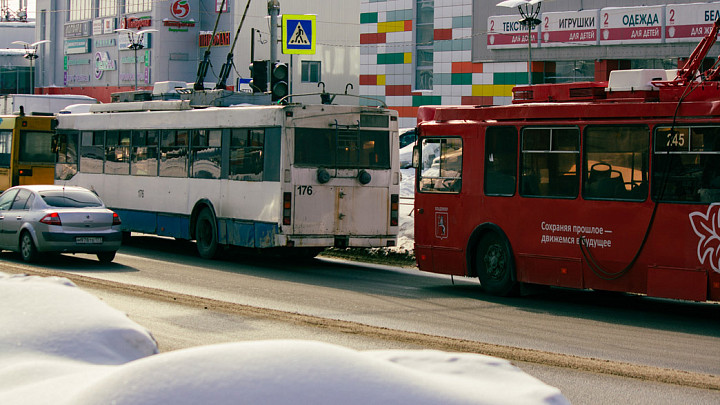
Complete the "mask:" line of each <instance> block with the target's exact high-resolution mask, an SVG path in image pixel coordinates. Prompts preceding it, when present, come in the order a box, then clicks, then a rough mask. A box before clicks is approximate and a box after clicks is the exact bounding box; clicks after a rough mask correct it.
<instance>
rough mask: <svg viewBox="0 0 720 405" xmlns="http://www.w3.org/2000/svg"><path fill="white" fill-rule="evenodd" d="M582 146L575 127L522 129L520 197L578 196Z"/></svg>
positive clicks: (578, 132)
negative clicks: (580, 149)
mask: <svg viewBox="0 0 720 405" xmlns="http://www.w3.org/2000/svg"><path fill="white" fill-rule="evenodd" d="M579 143H580V130H579V129H578V128H576V127H565V128H562V127H560V128H557V127H555V128H523V130H522V182H521V183H520V194H521V195H524V196H531V197H560V198H575V197H577V195H578V183H579V182H578V173H577V168H578V167H579V163H580V162H579V156H580V152H579V150H578V147H579Z"/></svg>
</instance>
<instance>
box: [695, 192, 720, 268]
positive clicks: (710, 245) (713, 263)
mask: <svg viewBox="0 0 720 405" xmlns="http://www.w3.org/2000/svg"><path fill="white" fill-rule="evenodd" d="M690 224H691V225H692V227H693V231H695V234H696V235H697V236H699V237H700V242H698V247H697V255H698V260H700V263H702V264H704V263H705V261H706V260H707V261H708V264H709V265H710V267H712V269H713V270H715V271H716V272H718V273H720V235H718V231H720V203H715V204H711V205H710V206H709V207H708V210H707V213H706V214H703V213H702V212H698V211H696V212H693V213H691V214H690Z"/></svg>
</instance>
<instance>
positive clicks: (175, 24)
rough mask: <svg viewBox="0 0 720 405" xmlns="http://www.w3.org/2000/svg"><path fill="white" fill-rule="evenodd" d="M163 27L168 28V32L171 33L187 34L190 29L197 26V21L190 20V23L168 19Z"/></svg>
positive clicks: (164, 21)
mask: <svg viewBox="0 0 720 405" xmlns="http://www.w3.org/2000/svg"><path fill="white" fill-rule="evenodd" d="M163 25H164V26H166V27H168V31H170V32H187V31H188V27H194V26H195V20H193V19H190V20H189V21H175V20H169V19H167V18H166V19H164V20H163Z"/></svg>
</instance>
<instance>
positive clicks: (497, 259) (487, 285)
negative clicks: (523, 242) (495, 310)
mask: <svg viewBox="0 0 720 405" xmlns="http://www.w3.org/2000/svg"><path fill="white" fill-rule="evenodd" d="M475 269H476V270H477V275H478V278H479V279H480V284H481V285H482V287H483V289H484V290H485V291H487V292H488V293H490V294H493V295H508V294H510V293H511V292H513V291H514V289H515V287H516V284H515V281H514V280H513V272H514V271H515V266H514V265H513V260H512V257H511V256H510V249H509V248H508V245H507V243H506V242H505V241H504V240H503V239H502V238H501V237H500V235H498V234H497V233H495V232H490V233H488V234H487V235H485V236H483V238H482V239H481V240H480V243H478V245H477V252H476V254H475Z"/></svg>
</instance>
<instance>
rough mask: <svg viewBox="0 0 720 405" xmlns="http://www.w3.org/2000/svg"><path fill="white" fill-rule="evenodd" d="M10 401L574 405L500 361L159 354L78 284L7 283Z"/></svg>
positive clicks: (242, 352) (316, 345) (318, 346)
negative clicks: (521, 404)
mask: <svg viewBox="0 0 720 405" xmlns="http://www.w3.org/2000/svg"><path fill="white" fill-rule="evenodd" d="M0 307H1V308H2V309H3V310H2V311H0V325H2V328H0V403H2V404H5V405H8V404H10V405H12V404H23V405H28V404H47V403H52V404H59V405H63V404H68V405H70V404H72V405H83V404H109V403H114V404H173V405H177V404H237V403H245V404H260V403H262V404H298V403H307V404H338V403H342V404H343V405H350V404H368V403H372V404H403V403H407V404H413V405H418V404H419V405H422V404H439V403H442V404H461V403H462V404H518V403H523V404H541V403H545V404H547V403H551V404H566V403H569V402H568V401H567V400H566V399H565V398H564V397H563V396H562V395H561V394H560V391H559V390H558V389H556V388H553V387H551V386H548V385H546V384H544V383H542V382H541V381H539V380H537V379H535V378H534V377H531V376H529V375H527V374H525V373H524V372H523V371H522V370H520V369H519V368H517V367H515V366H513V365H511V364H510V363H509V362H508V361H506V360H502V359H497V358H493V357H488V356H483V355H478V354H468V353H447V352H440V351H429V350H419V351H413V350H392V351H367V352H362V351H356V350H352V349H348V348H345V347H342V346H336V345H331V344H327V343H320V342H314V341H299V340H273V341H255V342H240V343H228V344H221V345H212V346H202V347H196V348H191V349H185V350H178V351H173V352H167V353H162V354H157V352H158V348H157V344H156V342H155V341H154V339H153V338H152V336H151V335H150V333H149V332H148V331H147V330H145V329H144V328H143V327H141V326H140V325H138V324H136V323H134V322H133V321H131V320H129V319H128V318H127V317H126V316H125V315H124V314H122V313H120V312H119V311H117V310H115V309H113V308H111V307H110V306H108V305H107V304H105V303H103V302H102V301H100V300H99V299H97V298H96V297H94V296H93V295H91V294H90V293H87V292H85V291H83V290H81V289H79V288H76V287H75V285H74V284H73V283H72V282H70V281H69V280H67V279H64V278H58V277H47V278H41V277H32V276H23V275H8V274H4V273H0Z"/></svg>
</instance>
